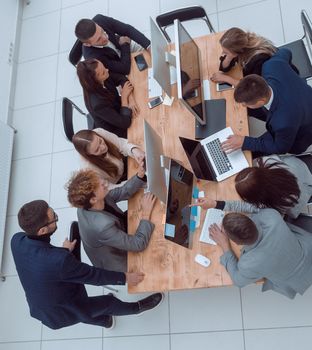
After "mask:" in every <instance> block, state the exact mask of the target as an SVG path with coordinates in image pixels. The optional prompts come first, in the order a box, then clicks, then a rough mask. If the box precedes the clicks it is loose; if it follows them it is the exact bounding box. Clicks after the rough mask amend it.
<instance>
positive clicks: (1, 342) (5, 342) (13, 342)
mask: <svg viewBox="0 0 312 350" xmlns="http://www.w3.org/2000/svg"><path fill="white" fill-rule="evenodd" d="M40 342H41V340H14V341H0V344H23V343H40Z"/></svg>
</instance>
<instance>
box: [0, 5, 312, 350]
mask: <svg viewBox="0 0 312 350" xmlns="http://www.w3.org/2000/svg"><path fill="white" fill-rule="evenodd" d="M197 3H201V4H202V5H203V6H204V7H205V9H206V11H207V13H208V14H209V15H210V16H209V17H210V18H211V21H212V23H213V25H214V27H215V29H216V30H224V29H226V28H228V27H229V26H238V27H242V28H244V29H249V30H252V31H255V32H257V33H259V34H262V35H263V36H266V37H268V38H270V39H271V40H272V41H273V42H274V43H275V44H276V45H279V44H282V43H283V42H287V41H291V40H295V39H297V38H299V37H301V36H302V34H303V32H302V27H301V24H300V15H299V13H300V10H301V9H302V8H305V9H306V10H307V11H308V13H309V14H310V17H312V3H311V1H310V0H296V1H292V0H263V1H259V0H200V1H197ZM193 4H194V1H192V0H169V1H168V0H167V1H165V0H156V1H143V0H135V1H132V2H129V1H126V0H45V1H42V0H31V3H30V5H28V6H25V7H24V12H23V16H22V18H23V22H22V34H21V44H20V52H19V65H18V75H17V82H16V87H15V90H16V97H15V104H14V108H15V109H14V111H13V126H14V127H15V128H17V129H18V133H17V135H16V144H15V151H14V162H13V174H12V181H11V191H10V203H9V210H8V215H9V217H8V220H7V227H6V236H5V248H4V257H3V272H4V273H5V274H6V275H7V276H9V277H7V280H6V282H4V283H1V282H0V300H1V313H0V350H26V349H27V350H50V349H53V350H54V349H59V350H63V349H66V350H71V349H73V350H74V349H75V350H80V349H94V350H121V349H125V348H127V349H129V350H131V349H151V350H154V349H155V350H156V349H157V350H158V349H162V350H170V349H171V350H184V349H190V348H194V349H198V348H205V349H218V350H228V349H233V350H258V349H264V348H265V349H267V350H279V349H283V350H290V349H300V350H308V349H311V340H310V339H311V332H312V315H311V302H312V289H310V290H308V291H307V292H306V294H305V295H304V296H303V297H301V296H298V297H296V299H295V300H288V299H286V298H285V297H283V296H281V295H278V294H274V293H272V292H266V293H261V291H260V287H259V286H249V287H246V288H243V289H242V290H240V289H238V288H235V287H232V288H219V289H218V288H217V289H210V290H204V289H203V290H194V291H179V292H171V293H168V294H167V295H166V299H165V302H164V303H163V304H162V305H161V307H160V308H159V309H157V310H155V311H154V312H151V313H147V314H145V315H144V316H142V317H132V318H131V317H124V318H122V317H120V318H117V326H116V328H115V329H114V330H112V331H107V330H103V329H101V328H99V327H94V326H88V325H83V324H80V325H75V326H73V327H69V328H66V329H64V330H59V331H52V330H50V329H48V328H46V327H43V326H41V324H40V323H39V322H38V321H36V320H34V319H32V318H31V317H30V316H29V310H28V306H27V303H26V300H25V296H24V293H23V290H22V287H21V285H20V283H19V280H18V277H17V276H16V270H15V267H14V263H13V260H12V255H11V252H10V238H11V237H12V235H13V233H15V232H16V231H17V230H18V225H17V217H16V215H17V211H18V209H19V207H20V206H21V205H22V204H23V203H25V202H27V201H30V200H33V199H35V198H36V199H37V198H42V199H45V200H47V201H49V203H50V204H51V205H52V206H53V207H55V208H56V210H57V212H58V214H59V218H60V221H59V229H58V231H57V232H56V233H55V235H54V236H53V244H55V245H60V244H61V243H62V241H63V240H64V238H65V237H66V236H67V235H68V230H69V225H70V222H71V221H72V220H74V219H75V218H76V210H75V209H72V208H70V207H69V204H68V203H67V200H66V192H65V190H64V187H63V186H64V184H65V182H66V181H67V179H68V177H69V175H70V172H71V171H72V170H75V169H76V168H77V167H78V158H77V157H76V155H75V152H74V151H73V147H72V145H71V144H70V143H68V142H67V141H66V139H65V136H64V133H63V130H62V121H61V99H62V97H63V96H67V97H72V98H73V100H74V101H75V102H76V103H77V104H78V105H79V106H80V107H82V109H84V110H85V108H84V106H83V99H82V96H81V94H82V91H81V88H80V86H79V83H78V79H77V77H76V75H75V71H74V68H73V67H72V66H71V65H70V63H69V62H68V60H67V53H68V50H69V49H70V47H71V45H72V44H73V42H74V40H75V37H74V34H73V30H74V25H75V23H76V21H77V20H78V19H79V18H83V17H89V16H93V15H95V14H97V13H103V14H108V15H110V16H114V17H116V18H117V19H120V20H122V21H125V22H127V23H130V24H132V25H134V26H136V27H137V28H138V29H140V30H142V31H144V32H145V33H148V32H149V29H148V17H149V16H152V17H155V16H156V15H157V14H159V13H161V12H164V11H169V10H171V9H175V8H178V7H182V6H189V5H193ZM138 14H139V15H138ZM189 28H190V31H191V33H192V34H195V33H196V34H198V35H199V34H203V33H206V30H207V28H205V27H202V26H201V24H200V22H197V23H195V24H191V25H190V26H189ZM204 30H205V32H203V31H204ZM77 120H79V123H77V124H78V126H79V127H83V125H86V124H85V123H86V122H85V120H84V119H83V118H82V117H80V116H79V115H77ZM83 260H84V261H86V262H88V259H87V257H86V255H85V254H83ZM118 289H119V292H118V293H117V295H118V296H119V297H120V298H121V299H124V300H134V299H137V298H138V297H139V296H134V295H127V294H126V291H125V288H122V287H121V288H118ZM88 291H89V293H90V294H91V295H97V294H102V293H103V288H102V287H88ZM106 292H107V290H105V293H106Z"/></svg>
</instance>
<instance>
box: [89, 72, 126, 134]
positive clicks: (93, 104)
mask: <svg viewBox="0 0 312 350" xmlns="http://www.w3.org/2000/svg"><path fill="white" fill-rule="evenodd" d="M127 80H128V79H127V78H126V77H125V76H124V75H121V74H116V73H111V72H110V73H109V78H108V79H107V80H105V82H104V85H105V88H106V89H104V88H103V92H102V93H101V94H100V93H92V94H89V98H88V99H86V100H85V104H86V106H87V109H88V111H89V113H90V114H91V115H92V117H93V119H94V123H95V127H96V128H103V129H105V130H108V131H110V132H112V133H114V134H116V135H117V136H119V137H123V138H127V129H128V128H129V126H130V125H131V118H132V110H131V109H130V108H128V107H122V106H121V99H120V96H119V94H118V91H117V89H116V87H117V86H119V85H121V86H123V85H124V83H125V82H126V81H127Z"/></svg>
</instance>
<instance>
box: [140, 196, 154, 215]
mask: <svg viewBox="0 0 312 350" xmlns="http://www.w3.org/2000/svg"><path fill="white" fill-rule="evenodd" d="M155 202H156V197H155V196H154V195H153V194H152V193H146V194H145V195H144V196H143V198H142V201H141V207H142V217H141V219H142V220H150V218H151V215H152V211H153V208H154V205H155Z"/></svg>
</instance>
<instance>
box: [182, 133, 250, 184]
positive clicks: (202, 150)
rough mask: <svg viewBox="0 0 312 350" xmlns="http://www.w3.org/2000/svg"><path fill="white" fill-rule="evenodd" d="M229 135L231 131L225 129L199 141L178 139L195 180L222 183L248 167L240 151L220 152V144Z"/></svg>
mask: <svg viewBox="0 0 312 350" xmlns="http://www.w3.org/2000/svg"><path fill="white" fill-rule="evenodd" d="M230 135H233V131H232V129H231V128H230V127H227V128H225V129H222V130H220V131H218V132H217V133H215V134H213V135H211V136H209V137H206V138H205V139H203V140H201V141H196V140H190V139H186V138H183V137H180V141H181V143H182V146H183V148H184V150H185V153H186V155H187V157H188V159H189V161H190V164H191V166H192V169H193V171H194V174H195V175H196V177H197V178H200V179H204V180H216V181H222V180H225V179H227V178H228V177H230V176H232V175H234V174H237V173H238V172H239V171H241V170H242V169H244V168H247V167H248V166H249V165H248V162H247V159H246V157H245V155H244V153H243V152H242V151H241V150H236V151H234V152H231V153H225V152H224V151H223V150H222V148H221V143H222V142H223V141H225V140H226V139H227V138H228V136H230Z"/></svg>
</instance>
